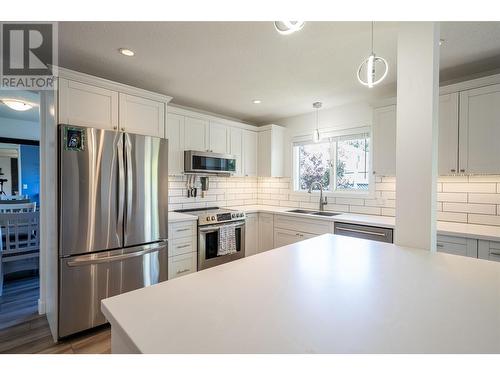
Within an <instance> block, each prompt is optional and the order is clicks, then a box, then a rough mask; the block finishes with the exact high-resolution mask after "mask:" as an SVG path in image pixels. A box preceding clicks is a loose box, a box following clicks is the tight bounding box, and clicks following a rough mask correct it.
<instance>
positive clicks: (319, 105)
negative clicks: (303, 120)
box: [313, 102, 323, 143]
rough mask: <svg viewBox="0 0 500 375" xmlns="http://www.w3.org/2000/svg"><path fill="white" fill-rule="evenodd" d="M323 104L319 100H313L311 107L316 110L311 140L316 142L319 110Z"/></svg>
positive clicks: (317, 138)
mask: <svg viewBox="0 0 500 375" xmlns="http://www.w3.org/2000/svg"><path fill="white" fill-rule="evenodd" d="M322 105H323V104H322V103H321V102H314V103H313V108H314V109H315V110H316V129H315V130H314V132H313V141H314V142H315V143H318V142H319V140H320V136H319V110H320V109H321V106H322Z"/></svg>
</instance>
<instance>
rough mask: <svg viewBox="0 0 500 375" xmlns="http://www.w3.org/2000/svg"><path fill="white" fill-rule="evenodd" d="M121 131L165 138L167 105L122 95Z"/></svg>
mask: <svg viewBox="0 0 500 375" xmlns="http://www.w3.org/2000/svg"><path fill="white" fill-rule="evenodd" d="M120 130H121V131H124V132H127V133H134V134H142V135H150V136H152V137H161V138H163V137H164V136H165V103H162V102H157V101H155V100H150V99H145V98H141V97H139V96H134V95H128V94H121V93H120Z"/></svg>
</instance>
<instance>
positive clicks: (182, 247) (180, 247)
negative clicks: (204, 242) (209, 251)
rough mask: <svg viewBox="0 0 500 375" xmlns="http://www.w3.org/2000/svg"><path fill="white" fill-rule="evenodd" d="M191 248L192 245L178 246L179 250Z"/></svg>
mask: <svg viewBox="0 0 500 375" xmlns="http://www.w3.org/2000/svg"><path fill="white" fill-rule="evenodd" d="M189 246H191V245H190V244H187V245H182V246H177V248H178V249H184V248H185V247H189Z"/></svg>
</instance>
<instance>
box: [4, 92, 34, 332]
mask: <svg viewBox="0 0 500 375" xmlns="http://www.w3.org/2000/svg"><path fill="white" fill-rule="evenodd" d="M39 110H40V95H39V94H38V93H37V92H32V91H0V237H1V238H0V239H1V242H0V288H1V289H0V330H2V329H5V328H8V327H11V326H14V325H17V324H20V323H23V322H26V321H29V320H32V319H36V318H37V317H38V301H39V298H40V267H39V265H40V233H41V231H40V205H41V204H42V205H43V202H40V112H39Z"/></svg>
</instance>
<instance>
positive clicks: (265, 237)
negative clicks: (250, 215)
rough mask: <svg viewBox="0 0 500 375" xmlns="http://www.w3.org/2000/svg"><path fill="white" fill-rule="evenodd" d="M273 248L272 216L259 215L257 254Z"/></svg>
mask: <svg viewBox="0 0 500 375" xmlns="http://www.w3.org/2000/svg"><path fill="white" fill-rule="evenodd" d="M273 248H274V215H273V214H268V213H260V214H259V253H260V252H262V251H267V250H271V249H273Z"/></svg>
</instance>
